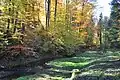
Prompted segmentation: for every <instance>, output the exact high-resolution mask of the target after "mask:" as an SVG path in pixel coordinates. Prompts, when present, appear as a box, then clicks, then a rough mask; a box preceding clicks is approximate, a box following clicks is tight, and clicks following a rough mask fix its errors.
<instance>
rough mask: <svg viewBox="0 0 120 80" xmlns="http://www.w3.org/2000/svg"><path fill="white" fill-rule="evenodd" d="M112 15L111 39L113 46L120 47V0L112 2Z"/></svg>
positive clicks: (110, 24)
mask: <svg viewBox="0 0 120 80" xmlns="http://www.w3.org/2000/svg"><path fill="white" fill-rule="evenodd" d="M111 6H112V8H111V15H110V23H109V26H110V30H109V33H110V34H109V41H110V43H111V47H118V46H119V45H120V40H119V36H120V35H119V31H120V1H119V0H113V1H112V2H111Z"/></svg>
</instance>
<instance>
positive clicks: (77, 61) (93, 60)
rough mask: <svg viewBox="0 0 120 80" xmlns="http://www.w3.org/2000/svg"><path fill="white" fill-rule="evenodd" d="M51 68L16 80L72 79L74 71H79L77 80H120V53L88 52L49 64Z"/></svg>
mask: <svg viewBox="0 0 120 80" xmlns="http://www.w3.org/2000/svg"><path fill="white" fill-rule="evenodd" d="M47 65H49V66H50V67H51V68H49V69H43V70H41V71H40V72H39V73H37V74H35V75H30V76H23V77H20V78H18V79H16V80H64V79H65V78H70V76H71V71H72V70H73V69H79V70H80V72H79V73H78V74H77V75H76V76H77V77H76V80H105V79H106V80H120V51H114V52H113V51H107V52H106V53H103V54H98V52H97V51H86V52H84V53H80V54H77V55H76V56H74V57H71V58H62V59H57V60H54V61H51V62H49V63H47Z"/></svg>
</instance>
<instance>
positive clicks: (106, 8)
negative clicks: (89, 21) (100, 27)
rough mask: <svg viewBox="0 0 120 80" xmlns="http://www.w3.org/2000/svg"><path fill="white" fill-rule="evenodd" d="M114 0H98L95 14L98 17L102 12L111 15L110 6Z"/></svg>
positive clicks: (104, 14)
mask: <svg viewBox="0 0 120 80" xmlns="http://www.w3.org/2000/svg"><path fill="white" fill-rule="evenodd" d="M111 1H112V0H97V5H98V6H97V9H96V13H95V15H96V16H97V17H99V14H100V13H101V12H102V14H103V16H108V17H109V16H110V11H111V10H110V8H111V6H110V5H109V3H110V2H111Z"/></svg>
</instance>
